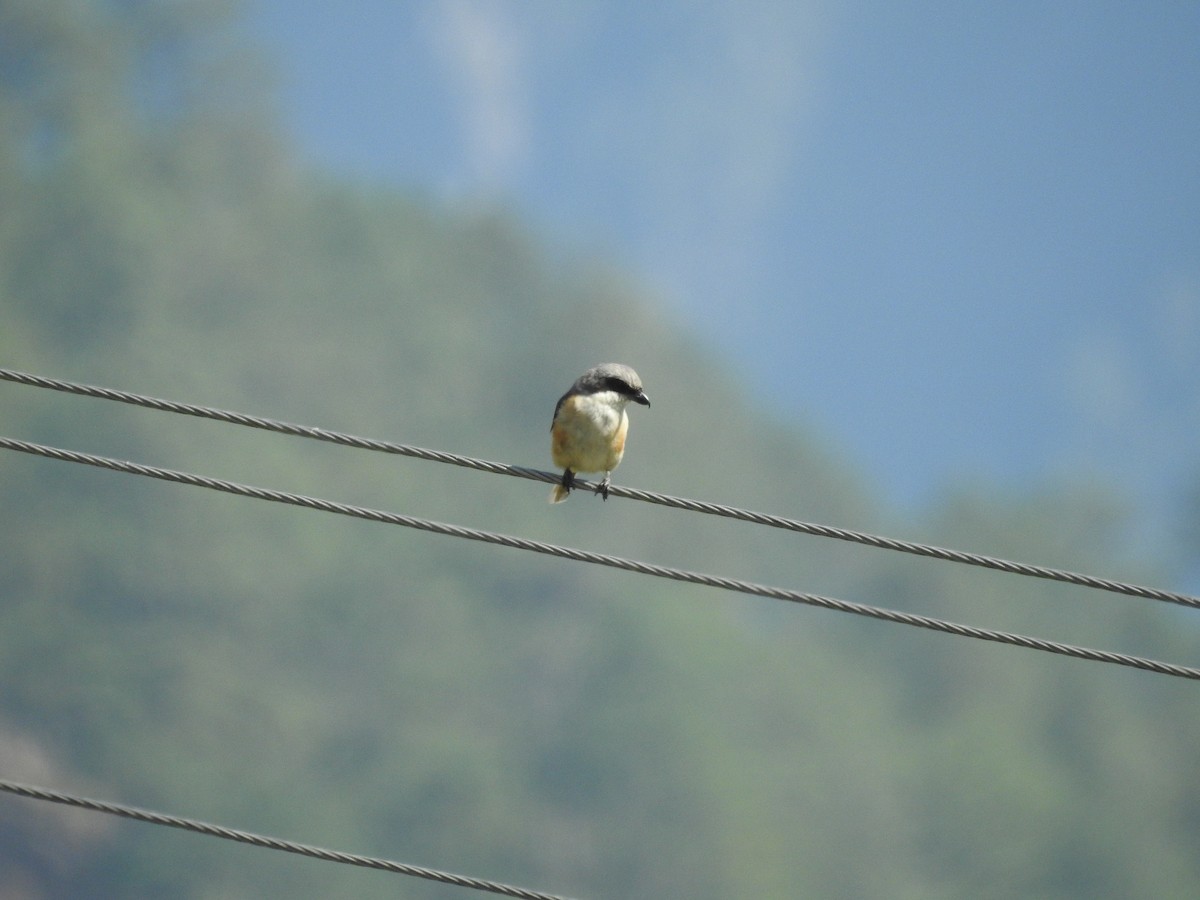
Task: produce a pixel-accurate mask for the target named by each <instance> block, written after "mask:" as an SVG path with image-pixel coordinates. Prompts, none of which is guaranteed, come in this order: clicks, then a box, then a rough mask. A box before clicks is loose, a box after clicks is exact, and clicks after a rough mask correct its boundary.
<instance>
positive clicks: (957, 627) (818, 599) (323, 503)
mask: <svg viewBox="0 0 1200 900" xmlns="http://www.w3.org/2000/svg"><path fill="white" fill-rule="evenodd" d="M0 448H3V449H7V450H16V451H18V452H21V453H29V454H32V455H35V456H42V457H47V458H49V459H57V460H61V461H64V462H73V463H81V464H83V465H89V466H96V467H98V468H102V469H110V470H112V471H115V472H125V473H127V474H131V475H142V476H145V477H148V478H156V479H159V480H161V481H169V482H174V483H177V484H189V485H192V486H194V487H202V488H208V489H209V490H215V491H222V492H224V493H228V494H235V495H237V496H241V497H251V498H254V499H257V500H268V501H271V502H273V503H286V504H290V505H293V506H299V507H303V508H305V509H315V510H321V511H323V512H331V513H337V514H338V515H343V516H352V517H354V518H359V519H366V520H368V521H372V522H384V523H387V524H390V525H402V526H404V527H405V528H415V529H418V530H420V531H427V532H431V533H433V534H441V535H446V536H449V537H457V538H465V539H467V540H472V541H481V542H484V543H488V544H498V545H500V546H502V547H512V548H515V549H518V550H528V551H531V552H534V553H543V554H546V555H549V556H557V557H559V558H561V559H570V560H574V561H576V562H587V563H592V564H595V565H602V566H609V567H611V568H615V569H622V570H624V571H627V572H636V573H638V574H641V575H652V576H654V577H656V578H668V579H673V580H675V581H683V582H687V583H689V584H699V585H705V586H708V587H715V588H720V589H722V590H727V591H735V592H737V593H742V594H752V595H755V596H759V597H769V598H772V599H775V600H786V601H788V602H792V603H802V604H805V605H808V606H816V607H820V608H822V609H832V610H837V611H838V612H846V613H852V614H854V615H859V616H866V617H868V618H872V619H880V620H883V621H885V622H893V623H896V624H900V625H912V626H914V627H917V628H926V629H929V630H931V631H937V632H941V633H944V634H954V635H958V636H960V637H969V638H975V639H977V640H984V641H994V642H996V643H1001V644H1010V645H1013V646H1017V647H1026V648H1028V649H1031V650H1040V651H1043V652H1047V653H1056V654H1060V655H1063V656H1070V657H1074V658H1076V659H1089V660H1092V661H1094V662H1105V663H1113V664H1116V665H1122V666H1130V667H1132V668H1135V669H1142V670H1145V671H1149V672H1156V673H1158V674H1160V675H1172V676H1175V677H1178V678H1190V679H1198V680H1200V669H1193V668H1189V667H1187V666H1180V665H1175V664H1174V663H1166V662H1159V661H1157V660H1153V659H1145V658H1142V657H1138V656H1129V655H1127V654H1124V653H1114V652H1111V651H1107V650H1093V649H1090V648H1087V647H1078V646H1074V645H1072V644H1062V643H1058V642H1057V641H1049V640H1045V639H1042V638H1037V637H1028V636H1025V635H1020V634H1012V633H1009V632H1004V631H992V630H990V629H985V628H976V627H974V626H972V625H961V624H958V623H956V622H949V621H945V620H943V619H935V618H931V617H929V616H922V615H917V614H914V613H906V612H900V611H898V610H892V609H886V608H883V607H877V606H867V605H865V604H861V603H853V602H851V601H847V600H838V599H835V598H833V597H824V596H821V595H819V594H810V593H806V592H803V591H792V590H787V589H785V588H778V587H770V586H768V585H762V584H755V583H753V582H749V581H740V580H738V579H734V578H726V577H724V576H719V575H706V574H703V573H701V572H692V571H688V570H686V569H676V568H673V567H670V566H660V565H655V564H652V563H645V562H640V561H638V560H633V559H627V558H624V557H620V556H610V555H608V554H606V553H595V552H593V551H590V550H578V549H575V548H573V547H564V546H562V545H559V544H547V543H544V542H542V541H535V540H531V539H529V538H522V537H514V536H512V535H506V534H498V533H496V532H492V531H481V530H479V529H475V528H466V527H463V526H461V525H450V524H446V523H443V522H434V521H431V520H429V519H420V518H416V517H414V516H406V515H401V514H400V513H392V512H385V511H382V510H377V509H368V508H366V507H361V506H351V505H349V504H345V503H338V502H335V501H333V500H324V499H321V498H318V497H307V496H304V495H302V494H292V493H288V492H285V491H277V490H272V489H270V488H261V487H253V486H251V485H244V484H238V483H237V482H232V481H224V480H222V479H218V478H209V477H208V476H205V475H197V474H195V473H191V472H179V471H175V470H173V469H161V468H158V467H156V466H148V465H143V464H141V463H134V462H127V461H123V460H117V459H111V458H108V457H104V456H94V455H92V454H90V453H82V452H79V451H76V450H63V449H60V448H57V447H48V446H45V445H43V444H34V443H30V442H28V441H20V440H16V439H14V438H6V437H0Z"/></svg>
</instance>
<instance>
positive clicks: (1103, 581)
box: [0, 368, 1200, 609]
mask: <svg viewBox="0 0 1200 900" xmlns="http://www.w3.org/2000/svg"><path fill="white" fill-rule="evenodd" d="M0 380H3V381H10V382H14V383H16V384H24V385H29V386H31V387H41V388H48V389H50V390H55V391H61V392H63V393H68V394H77V395H80V396H85V397H96V398H100V399H104V400H113V401H116V402H119V403H128V404H132V405H134V406H141V407H144V408H147V409H156V410H161V411H164V412H173V413H179V414H182V415H188V416H195V417H197V418H203V419H213V420H215V421H218V422H225V423H228V424H233V425H243V426H246V427H248V428H258V429H261V430H264V431H271V432H275V433H278V434H287V435H292V436H293V437H305V438H311V439H314V440H319V441H326V442H329V443H334V444H341V445H342V446H346V447H355V448H358V449H361V450H373V451H376V452H379V453H391V454H395V455H399V456H406V457H410V458H413V459H423V460H428V461H432V462H440V463H447V464H449V465H455V466H462V467H464V468H468V469H475V470H476V471H480V472H489V473H492V474H495V475H510V476H513V477H516V478H526V479H529V480H532V481H543V482H546V483H549V484H556V483H558V481H560V480H561V478H562V476H561V474H559V473H555V472H546V471H542V470H540V469H530V468H525V467H523V466H513V465H508V464H507V463H499V462H491V461H488V460H483V459H475V458H473V457H470V456H462V455H460V454H457V453H449V452H446V451H442V450H428V449H425V448H422V447H414V446H412V445H409V444H398V443H394V442H392V441H382V440H376V439H374V438H364V437H357V436H355V435H351V434H345V433H342V432H337V431H330V430H328V429H325V428H317V427H314V426H310V425H297V424H293V423H290V422H281V421H277V420H274V419H265V418H262V417H260V416H252V415H248V414H246V413H239V412H230V411H228V410H222V409H215V408H213V407H207V406H197V405H194V404H190V403H179V402H176V401H174V400H162V399H159V398H156V397H147V396H144V395H142V394H133V393H129V392H127V391H118V390H114V389H112V388H106V387H97V386H94V385H86V384H78V383H75V382H70V381H63V380H60V379H57V378H47V377H45V376H41V375H31V374H29V373H27V372H18V371H15V370H12V369H5V368H0ZM577 484H579V486H580V487H582V488H584V489H587V488H594V487H595V485H594V484H592V483H591V482H588V481H585V480H582V479H580V480H578V481H577ZM609 494H610V496H613V497H624V498H626V499H629V500H641V501H643V502H645V503H654V504H657V505H659V506H666V507H669V508H671V509H681V510H687V511H688V512H697V513H703V514H705V515H713V516H721V517H723V518H728V519H735V520H738V521H741V522H750V523H752V524H755V525H765V526H768V527H770V528H780V529H783V530H785V531H793V532H798V533H800V534H808V535H812V536H815V537H824V538H832V539H834V540H839V541H848V542H850V543H855V544H862V545H864V546H868V547H877V548H879V549H883V550H892V551H896V552H899V553H909V554H913V555H916V556H925V557H929V558H931V559H938V560H941V561H943V562H953V563H960V564H962V565H968V566H976V567H979V568H984V569H992V570H995V571H1000V572H1008V573H1009V574H1013V575H1022V576H1026V577H1029V578H1041V579H1045V580H1047V581H1057V582H1062V583H1065V584H1074V585H1077V586H1079V587H1087V588H1093V589H1095V590H1100V591H1107V592H1109V593H1115V594H1124V595H1126V596H1130V597H1141V598H1144V599H1147V600H1160V601H1163V602H1166V603H1175V604H1178V605H1180V606H1188V607H1191V608H1193V609H1200V597H1194V596H1191V595H1188V594H1181V593H1177V592H1175V591H1166V590H1162V589H1160V588H1153V587H1146V586H1143V585H1137V584H1130V583H1127V582H1122V581H1114V580H1111V579H1107V578H1098V577H1095V576H1093V575H1085V574H1082V573H1079V572H1072V571H1069V570H1066V569H1055V568H1051V567H1049V566H1038V565H1031V564H1029V563H1022V562H1014V561H1012V560H1007V559H1001V558H999V557H994V556H985V555H983V554H979V553H969V552H965V551H962V550H952V549H948V548H945V547H937V546H934V545H931V544H920V543H916V542H913V541H905V540H899V539H897V538H889V537H883V536H881V535H875V534H869V533H867V532H862V531H853V530H850V529H846V528H836V527H834V526H831V525H821V524H818V523H813V522H804V521H801V520H798V519H790V518H787V517H785V516H776V515H770V514H767V513H760V512H755V511H753V510H748V509H742V508H739V507H736V506H726V505H724V504H720V503H709V502H706V501H702V500H692V499H689V498H686V497H676V496H672V495H670V494H662V493H658V492H656V491H645V490H638V489H635V488H626V487H621V486H619V485H613V486H612V487H611V488H610V489H609Z"/></svg>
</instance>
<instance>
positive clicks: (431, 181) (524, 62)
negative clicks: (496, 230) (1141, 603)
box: [248, 0, 1200, 519]
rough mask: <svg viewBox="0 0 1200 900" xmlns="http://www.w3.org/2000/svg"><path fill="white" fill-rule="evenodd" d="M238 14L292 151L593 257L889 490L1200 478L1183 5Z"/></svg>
mask: <svg viewBox="0 0 1200 900" xmlns="http://www.w3.org/2000/svg"><path fill="white" fill-rule="evenodd" d="M250 11H251V14H250V16H249V18H248V22H249V24H250V27H251V30H252V33H253V35H254V36H255V37H256V38H257V39H258V40H259V41H261V42H262V44H263V45H264V46H265V47H266V49H267V50H268V51H269V52H270V53H272V54H274V56H275V62H276V65H277V70H278V72H279V74H280V80H281V87H282V96H283V100H284V110H285V115H286V121H287V124H288V126H289V127H290V128H291V130H292V131H293V133H294V135H295V136H296V137H297V138H298V140H299V142H300V143H301V145H302V147H303V148H304V149H305V152H307V153H308V155H310V156H311V158H313V159H314V160H316V161H318V162H320V163H322V164H324V165H326V166H328V167H330V168H334V169H337V170H339V171H344V172H347V173H351V174H355V175H365V176H368V177H372V178H378V179H381V180H386V181H388V182H392V183H396V184H400V185H404V186H413V187H416V188H418V189H420V190H422V191H424V192H426V193H428V194H429V195H431V196H433V197H435V198H437V199H439V200H444V201H445V202H447V203H473V202H476V201H484V202H499V203H503V204H504V205H506V206H508V207H510V208H512V209H513V210H514V211H515V212H516V213H517V214H518V215H520V216H522V217H524V218H525V219H526V221H528V222H529V223H530V224H531V226H532V227H533V228H534V229H535V230H537V231H539V232H541V233H544V234H546V235H547V236H553V237H552V240H553V241H557V242H561V243H565V244H567V245H568V246H575V247H592V246H596V247H600V248H602V251H603V252H604V253H606V254H608V255H609V257H610V258H611V259H612V260H613V261H615V262H616V263H618V264H620V265H622V266H624V267H626V268H628V269H629V270H630V271H631V272H633V273H634V275H635V276H636V277H638V278H640V279H642V280H643V281H644V283H646V284H647V285H648V286H650V287H651V288H652V289H653V290H654V291H655V292H656V295H657V296H660V297H661V298H662V303H663V304H664V306H665V307H667V308H668V309H669V310H670V311H671V313H672V314H675V315H678V316H679V318H680V319H681V320H682V321H687V322H691V323H693V327H694V328H695V329H696V331H697V332H698V333H699V334H700V335H701V337H702V338H703V339H704V340H705V341H706V343H708V344H709V345H710V346H712V347H714V348H715V349H716V350H717V351H718V352H720V353H722V354H723V355H724V356H725V358H726V359H727V360H728V361H729V363H730V364H731V365H732V366H733V367H734V369H735V370H736V371H737V372H738V373H739V374H740V375H741V376H742V377H744V379H745V381H746V384H747V385H748V387H749V388H750V389H751V390H752V391H753V392H754V393H755V394H756V395H757V396H758V397H759V398H760V402H761V404H762V405H763V406H766V405H768V404H770V405H771V406H773V407H774V408H776V409H779V410H781V415H783V416H784V417H786V418H789V419H794V420H796V421H800V422H806V423H811V424H813V425H815V426H816V427H817V428H818V429H819V430H820V431H821V432H822V433H824V434H826V435H828V436H829V437H830V439H831V440H832V441H833V442H834V444H835V445H836V446H837V447H838V448H840V449H841V450H842V451H844V452H845V453H846V455H847V456H848V457H849V458H850V459H851V460H852V461H853V462H854V463H856V464H857V465H858V466H859V467H861V469H862V470H863V471H864V472H865V473H866V474H867V476H868V477H869V478H870V479H871V483H872V485H873V486H874V487H875V488H877V489H878V490H879V491H880V492H881V493H882V495H883V496H884V498H885V499H887V500H888V501H890V502H892V503H894V504H897V505H898V506H900V507H901V508H919V507H920V505H921V504H922V503H924V502H925V501H927V500H928V499H929V498H930V497H932V496H935V495H936V492H937V490H938V489H939V487H941V486H944V485H946V484H947V483H955V482H959V481H965V480H968V479H976V478H981V479H984V480H986V481H990V482H992V483H998V484H1000V485H1002V486H1005V487H1010V486H1011V487H1014V488H1019V487H1020V486H1022V485H1027V484H1029V485H1036V484H1037V483H1038V482H1039V481H1041V480H1044V479H1047V478H1058V477H1061V476H1063V475H1064V474H1067V475H1071V476H1072V477H1077V478H1080V479H1084V480H1097V481H1100V482H1101V483H1105V484H1109V485H1111V486H1112V487H1113V488H1114V489H1115V490H1116V491H1118V492H1119V493H1121V494H1123V495H1124V496H1126V497H1128V498H1129V499H1131V500H1133V501H1134V502H1136V503H1138V504H1139V505H1140V506H1141V508H1142V511H1143V512H1144V513H1145V514H1146V515H1147V516H1148V517H1149V518H1151V519H1153V518H1156V517H1161V516H1163V515H1169V514H1170V513H1172V512H1177V511H1178V510H1177V509H1173V508H1172V507H1173V505H1174V504H1175V503H1176V502H1177V495H1178V493H1179V491H1180V490H1181V488H1182V487H1183V486H1184V485H1187V484H1189V483H1194V482H1195V481H1196V480H1197V479H1200V454H1197V452H1196V451H1197V448H1198V447H1200V4H1195V3H1192V2H1182V0H1180V2H1146V3H1140V4H1117V3H1104V2H1101V3H1090V4H1084V3H1065V2H1060V3H1042V2H1026V0H1016V2H1011V3H1003V4H950V3H944V4H932V3H920V2H914V3H895V2H874V0H862V2H854V0H851V2H841V3H832V2H822V0H810V2H805V0H801V2H774V3H761V2H747V0H723V2H711V3H705V4H695V3H681V2H665V3H658V4H645V3H635V2H613V3H607V4H598V3H578V4H564V3H558V2H551V0H528V2H521V3H517V2H475V0H421V2H413V3H403V4H398V3H395V2H392V0H347V2H344V3H340V4H327V3H315V2H299V0H251V4H250Z"/></svg>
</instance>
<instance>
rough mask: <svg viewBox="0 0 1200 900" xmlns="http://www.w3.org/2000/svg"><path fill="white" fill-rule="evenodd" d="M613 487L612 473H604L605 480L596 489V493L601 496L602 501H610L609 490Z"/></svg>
mask: <svg viewBox="0 0 1200 900" xmlns="http://www.w3.org/2000/svg"><path fill="white" fill-rule="evenodd" d="M611 485H612V472H605V473H604V480H603V481H601V482H600V484H599V485H597V487H596V493H597V494H599V495H600V499H602V500H607V499H608V489H609V487H610V486H611Z"/></svg>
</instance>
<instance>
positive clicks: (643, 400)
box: [633, 391, 650, 406]
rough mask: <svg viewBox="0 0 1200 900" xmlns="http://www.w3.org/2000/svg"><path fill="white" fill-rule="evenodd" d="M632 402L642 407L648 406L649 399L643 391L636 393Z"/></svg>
mask: <svg viewBox="0 0 1200 900" xmlns="http://www.w3.org/2000/svg"><path fill="white" fill-rule="evenodd" d="M633 402H634V403H640V404H642V406H649V405H650V398H649V397H647V396H646V392H645V391H638V392H637V393H636V394H634V395H633Z"/></svg>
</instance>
